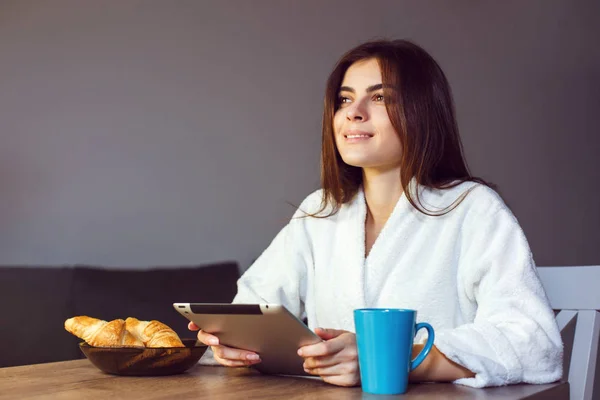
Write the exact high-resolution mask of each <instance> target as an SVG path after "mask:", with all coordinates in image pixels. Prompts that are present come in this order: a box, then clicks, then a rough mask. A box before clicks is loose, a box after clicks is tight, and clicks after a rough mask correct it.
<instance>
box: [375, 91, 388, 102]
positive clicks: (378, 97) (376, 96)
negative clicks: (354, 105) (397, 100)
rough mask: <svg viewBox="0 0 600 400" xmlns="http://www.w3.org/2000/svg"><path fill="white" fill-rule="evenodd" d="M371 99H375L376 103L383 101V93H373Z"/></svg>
mask: <svg viewBox="0 0 600 400" xmlns="http://www.w3.org/2000/svg"><path fill="white" fill-rule="evenodd" d="M373 101H376V102H378V103H383V102H384V101H385V98H384V97H383V95H382V94H381V93H378V94H376V95H373Z"/></svg>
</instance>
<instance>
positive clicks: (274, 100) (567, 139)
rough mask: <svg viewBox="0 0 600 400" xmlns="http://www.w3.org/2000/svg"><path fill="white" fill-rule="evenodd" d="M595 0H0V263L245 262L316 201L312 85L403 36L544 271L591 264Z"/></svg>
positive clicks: (318, 96) (319, 89) (598, 60)
mask: <svg viewBox="0 0 600 400" xmlns="http://www.w3.org/2000/svg"><path fill="white" fill-rule="evenodd" d="M599 15H600V2H598V1H594V0H589V1H584V0H577V1H569V0H564V1H555V0H552V1H549V0H544V1H503V2H496V1H470V0H463V1H457V0H454V1H451V2H450V1H441V0H440V1H416V0H415V1H370V2H366V1H362V0H356V1H355V0H344V1H333V0H327V1H316V0H312V1H306V0H303V1H276V0H272V1H257V0H253V1H245V0H239V1H225V0H218V1H217V0H215V1H116V0H115V1H103V2H99V1H79V0H71V1H69V0H53V1H23V0H14V1H6V0H0V143H1V145H0V188H1V195H0V264H19V265H40V264H41V265H58V264H74V263H90V264H96V265H106V266H134V267H136V266H153V265H181V264H199V263H204V262H210V261H216V260H223V259H233V260H237V261H239V262H240V264H241V266H242V268H247V267H248V265H249V264H250V262H251V261H252V260H253V259H254V258H255V257H257V256H258V255H259V254H260V252H261V251H262V250H263V249H264V248H265V247H266V246H267V245H268V244H269V243H270V241H271V240H272V238H273V236H274V235H275V234H276V233H277V231H278V230H279V229H280V228H281V227H282V226H283V225H284V224H285V223H286V221H287V220H288V219H289V217H290V216H291V214H292V213H293V211H294V209H293V207H291V206H290V205H288V204H286V201H290V202H292V203H295V204H299V203H300V201H301V200H302V199H303V198H304V196H306V195H307V194H308V193H310V192H311V191H312V190H314V189H316V188H317V187H318V184H319V182H318V173H319V172H318V171H319V167H318V163H319V151H320V120H321V108H322V96H323V92H324V83H325V80H326V77H327V75H328V73H329V72H330V70H331V68H332V67H333V65H334V63H335V61H336V60H337V59H338V57H339V56H340V55H341V54H342V53H343V52H344V51H346V50H348V49H349V48H350V47H352V46H354V45H356V44H358V43H360V42H362V41H365V40H368V39H373V38H381V37H387V38H409V39H412V40H414V41H416V42H417V43H419V44H421V45H422V46H423V47H425V48H426V49H427V50H428V51H430V52H431V53H432V55H433V56H434V57H435V58H436V59H437V60H438V61H439V62H440V64H441V65H442V68H443V69H444V70H445V72H446V73H447V76H448V78H449V80H450V83H451V85H452V87H453V90H454V94H455V100H456V104H457V110H458V117H459V124H460V127H461V132H462V137H463V141H464V145H465V150H466V155H467V159H468V161H469V164H470V166H471V169H472V171H473V172H474V173H475V174H476V175H479V176H482V177H483V178H485V179H489V180H491V181H493V182H495V183H497V184H498V185H499V187H500V190H501V193H502V195H503V196H504V198H505V199H506V200H507V202H508V203H509V205H510V206H511V208H512V210H513V212H514V213H515V214H516V216H517V217H518V219H519V221H520V223H521V225H522V226H523V229H524V230H525V232H526V234H527V237H528V239H529V241H530V244H531V247H532V250H533V252H534V255H535V259H536V261H537V263H538V264H540V265H575V264H580V265H583V264H599V263H600V243H599V237H600V235H599V234H598V229H599V227H600V207H598V205H599V203H600V201H599V199H600V189H599V185H598V184H599V183H600V165H599V164H600V163H599V161H598V158H597V154H598V152H599V150H600V133H599V131H600V129H599V128H600V107H599V106H600V51H599V50H598V38H599V37H600V25H599V24H598V16H599Z"/></svg>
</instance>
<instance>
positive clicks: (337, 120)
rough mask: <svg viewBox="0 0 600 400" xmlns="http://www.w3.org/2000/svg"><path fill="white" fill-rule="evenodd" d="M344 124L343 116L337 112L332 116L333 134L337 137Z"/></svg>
mask: <svg viewBox="0 0 600 400" xmlns="http://www.w3.org/2000/svg"><path fill="white" fill-rule="evenodd" d="M343 124H344V116H343V115H342V113H341V112H339V111H338V112H337V113H335V114H334V116H333V133H335V135H336V136H337V134H338V132H340V131H341V130H342V126H343Z"/></svg>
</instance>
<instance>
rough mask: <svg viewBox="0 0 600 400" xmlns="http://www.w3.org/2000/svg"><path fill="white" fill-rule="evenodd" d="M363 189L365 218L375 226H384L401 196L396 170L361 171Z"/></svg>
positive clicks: (400, 184)
mask: <svg viewBox="0 0 600 400" xmlns="http://www.w3.org/2000/svg"><path fill="white" fill-rule="evenodd" d="M363 189H364V192H365V201H366V203H367V218H370V219H371V221H372V222H373V223H374V224H375V225H380V226H382V225H384V224H385V222H386V221H387V220H388V218H389V217H390V215H391V214H392V212H393V211H394V207H396V204H397V203H398V200H399V199H400V196H402V192H403V189H402V182H400V171H399V169H397V168H393V169H388V170H383V171H382V170H373V169H368V168H364V169H363Z"/></svg>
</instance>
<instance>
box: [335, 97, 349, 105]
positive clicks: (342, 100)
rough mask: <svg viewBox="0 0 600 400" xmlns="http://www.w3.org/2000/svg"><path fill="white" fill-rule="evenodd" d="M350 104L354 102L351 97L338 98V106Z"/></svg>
mask: <svg viewBox="0 0 600 400" xmlns="http://www.w3.org/2000/svg"><path fill="white" fill-rule="evenodd" d="M350 102H352V100H351V99H350V98H349V97H346V96H339V97H338V104H339V105H340V106H342V105H344V104H346V103H350Z"/></svg>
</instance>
